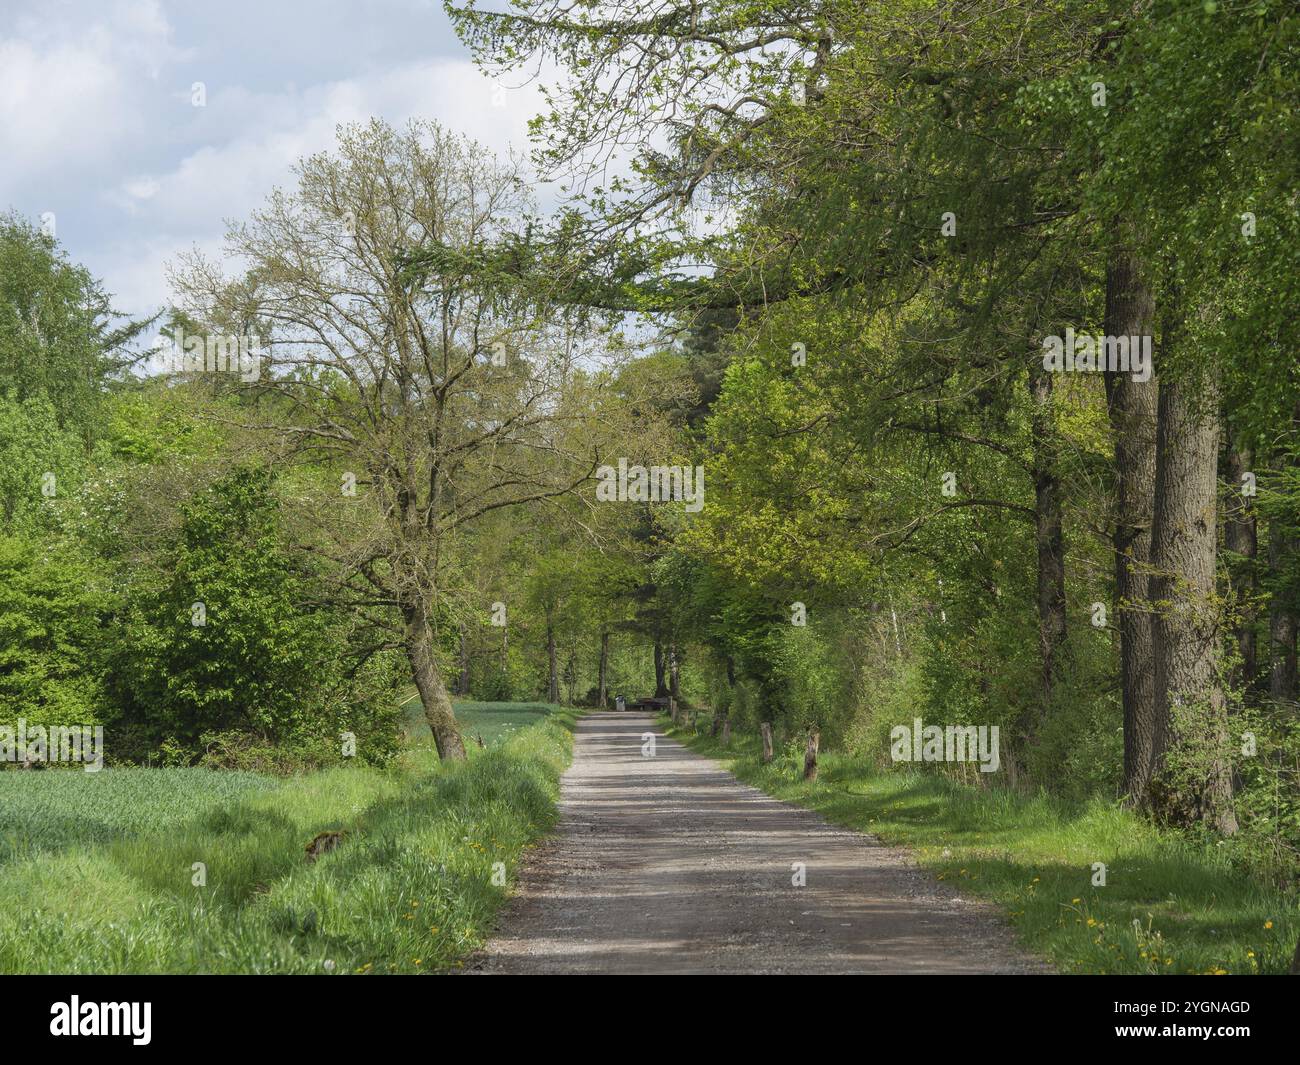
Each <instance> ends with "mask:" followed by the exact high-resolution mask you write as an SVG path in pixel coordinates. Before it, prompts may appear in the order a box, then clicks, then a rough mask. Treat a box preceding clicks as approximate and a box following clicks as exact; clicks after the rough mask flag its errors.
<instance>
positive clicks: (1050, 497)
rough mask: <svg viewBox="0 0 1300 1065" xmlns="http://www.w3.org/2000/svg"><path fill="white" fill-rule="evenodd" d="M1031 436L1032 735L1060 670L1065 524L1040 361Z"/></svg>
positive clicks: (1032, 380)
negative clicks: (1035, 672) (1035, 662)
mask: <svg viewBox="0 0 1300 1065" xmlns="http://www.w3.org/2000/svg"><path fill="white" fill-rule="evenodd" d="M1029 396H1030V402H1031V404H1032V412H1031V414H1030V429H1031V433H1032V436H1033V446H1034V450H1033V459H1032V465H1031V473H1032V476H1033V479H1034V541H1035V543H1036V545H1037V549H1038V596H1037V598H1038V651H1039V659H1040V662H1041V672H1040V690H1039V694H1040V699H1041V705H1040V707H1039V712H1038V719H1037V720H1034V721H1032V722H1030V723H1029V725H1028V728H1027V730H1026V731H1027V733H1028V735H1029V736H1030V737H1032V736H1033V735H1034V734H1035V733H1036V732H1037V730H1038V725H1039V723H1040V722H1041V720H1042V715H1044V714H1046V713H1047V710H1048V707H1049V706H1050V705H1051V702H1052V693H1053V691H1054V690H1055V687H1056V677H1057V673H1058V672H1059V670H1060V666H1061V662H1060V655H1061V651H1062V645H1063V644H1064V642H1065V633H1066V616H1065V611H1066V607H1065V531H1064V530H1065V526H1064V522H1063V520H1062V517H1061V481H1060V477H1059V475H1058V472H1057V466H1058V461H1059V452H1060V441H1059V436H1058V434H1057V431H1056V424H1055V421H1054V418H1053V409H1052V374H1051V372H1050V371H1049V370H1047V369H1046V368H1045V367H1044V366H1043V365H1042V363H1041V361H1039V360H1034V361H1033V362H1032V363H1031V366H1030V372H1029Z"/></svg>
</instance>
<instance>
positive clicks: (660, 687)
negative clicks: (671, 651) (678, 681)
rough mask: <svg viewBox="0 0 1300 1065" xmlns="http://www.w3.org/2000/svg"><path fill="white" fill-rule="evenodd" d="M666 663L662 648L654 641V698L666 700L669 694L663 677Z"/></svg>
mask: <svg viewBox="0 0 1300 1065" xmlns="http://www.w3.org/2000/svg"><path fill="white" fill-rule="evenodd" d="M667 665H668V663H667V661H666V659H665V656H664V647H663V644H661V643H660V642H659V641H658V640H655V698H656V699H666V698H668V696H669V695H670V694H671V693H670V692H669V691H668V684H667V683H666V681H665V679H664V676H665V673H666V670H667Z"/></svg>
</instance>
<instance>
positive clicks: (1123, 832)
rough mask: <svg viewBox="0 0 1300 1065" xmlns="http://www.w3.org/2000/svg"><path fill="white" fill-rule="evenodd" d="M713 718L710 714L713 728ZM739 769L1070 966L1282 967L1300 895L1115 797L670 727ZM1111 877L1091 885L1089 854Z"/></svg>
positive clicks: (1296, 932)
mask: <svg viewBox="0 0 1300 1065" xmlns="http://www.w3.org/2000/svg"><path fill="white" fill-rule="evenodd" d="M707 720H708V719H707V718H705V719H704V723H702V724H701V725H700V728H701V729H702V730H703V729H704V728H706V723H707ZM663 724H664V726H665V727H666V728H668V731H669V732H670V733H671V734H672V735H674V736H676V737H677V738H678V739H680V740H682V741H683V742H685V743H687V744H689V745H690V746H691V747H692V748H694V749H695V750H697V751H699V752H700V753H701V754H705V755H708V756H710V757H712V758H716V759H718V760H719V761H720V762H722V763H723V764H724V765H725V766H726V767H727V768H728V769H730V770H731V771H732V772H733V773H735V774H736V776H737V777H739V778H740V779H741V780H744V781H746V782H747V783H750V784H753V785H754V786H756V787H758V788H761V789H762V790H763V791H766V792H767V793H768V794H770V795H774V796H776V797H777V798H780V799H785V800H788V801H790V802H795V803H798V804H799V805H801V806H806V807H808V808H809V809H812V810H816V811H817V812H818V813H820V814H821V815H822V816H824V817H825V818H826V819H827V820H828V821H833V822H835V823H837V824H841V825H846V826H848V827H850V828H856V829H859V830H861V831H863V832H870V833H872V834H874V835H876V836H878V837H880V838H881V839H882V840H884V841H885V842H886V843H892V844H900V845H903V846H906V847H908V848H909V849H910V850H911V852H912V854H913V856H914V857H915V859H916V860H917V862H918V863H919V864H920V865H921V866H922V867H924V868H926V869H928V870H930V871H931V872H933V873H934V874H935V875H936V877H938V878H939V879H941V880H945V881H949V882H953V883H955V884H957V885H959V886H960V888H961V889H962V890H963V891H966V892H968V893H970V894H972V895H979V896H983V897H985V898H988V899H991V900H992V901H994V902H995V903H997V904H998V905H1000V906H1001V907H1002V909H1003V910H1004V911H1005V912H1006V913H1007V915H1008V918H1009V920H1010V922H1011V924H1012V926H1013V927H1014V928H1015V931H1016V933H1017V934H1018V935H1019V936H1020V938H1021V940H1022V941H1023V942H1024V944H1025V946H1026V947H1028V948H1029V949H1030V950H1033V951H1035V952H1038V953H1040V954H1042V955H1044V956H1046V957H1047V958H1048V959H1049V960H1050V961H1051V962H1052V963H1053V964H1054V965H1055V966H1056V967H1058V968H1059V969H1060V970H1061V971H1063V972H1072V973H1179V974H1183V973H1213V974H1223V973H1242V974H1249V973H1285V972H1286V971H1287V968H1288V966H1289V965H1290V962H1291V956H1292V952H1293V951H1294V949H1295V943H1296V938H1297V936H1300V904H1298V902H1297V899H1296V898H1295V897H1293V896H1287V895H1283V894H1282V893H1280V892H1278V891H1275V890H1273V889H1271V888H1270V887H1268V886H1267V885H1265V884H1263V883H1261V882H1259V881H1257V880H1255V879H1252V878H1251V877H1250V876H1248V875H1246V874H1245V873H1243V872H1241V871H1240V870H1239V869H1237V868H1234V867H1233V866H1232V865H1231V864H1230V862H1229V861H1228V859H1227V857H1226V856H1225V855H1224V854H1223V853H1222V852H1221V851H1219V850H1216V849H1215V848H1214V847H1212V846H1207V845H1201V844H1196V843H1193V842H1190V841H1188V840H1186V839H1183V838H1181V837H1178V836H1176V835H1174V834H1172V833H1170V832H1167V831H1161V830H1159V829H1157V828H1156V827H1155V826H1153V825H1152V824H1150V823H1149V822H1147V821H1144V820H1143V819H1141V818H1139V817H1137V816H1136V815H1134V814H1132V813H1130V812H1128V811H1126V810H1123V809H1120V808H1119V807H1117V806H1116V805H1115V804H1112V803H1103V802H1092V803H1089V804H1085V805H1069V804H1065V803H1061V802H1057V801H1054V800H1052V799H1050V798H1047V797H1041V796H1040V797H1027V796H1021V795H1017V794H1013V793H1011V792H1007V791H1001V790H992V789H987V790H986V789H982V788H972V787H966V786H962V785H959V784H955V783H952V782H950V781H948V780H946V779H945V778H942V777H939V776H936V775H933V774H922V773H914V772H908V773H900V772H879V771H876V770H874V769H872V768H870V767H868V766H864V765H863V764H861V763H860V762H854V761H853V760H851V759H848V758H845V757H842V756H837V755H834V754H829V755H823V756H822V757H821V759H820V760H819V778H818V780H817V781H815V782H813V783H811V784H809V783H807V782H805V781H804V780H803V759H802V752H800V753H799V754H798V756H797V758H796V756H795V754H794V752H793V751H789V752H785V753H780V754H778V756H777V758H776V759H775V760H774V761H773V762H772V763H771V764H770V765H766V766H764V765H762V763H761V759H760V757H759V754H760V752H759V741H758V737H757V736H742V735H739V734H733V737H732V745H731V747H730V748H729V749H728V748H723V747H722V746H721V745H720V744H719V743H718V741H716V740H713V739H710V738H709V737H708V736H707V735H703V734H702V735H699V736H695V735H693V734H691V733H690V730H689V729H673V728H671V727H670V726H669V725H668V722H667V719H666V718H664V719H663ZM1096 862H1101V863H1104V864H1105V866H1106V884H1105V886H1104V887H1100V886H1098V887H1094V886H1093V883H1092V881H1093V876H1094V872H1093V864H1094V863H1096Z"/></svg>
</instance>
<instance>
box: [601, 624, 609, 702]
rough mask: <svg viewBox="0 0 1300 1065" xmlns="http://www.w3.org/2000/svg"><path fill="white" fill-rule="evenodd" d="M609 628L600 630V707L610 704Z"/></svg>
mask: <svg viewBox="0 0 1300 1065" xmlns="http://www.w3.org/2000/svg"><path fill="white" fill-rule="evenodd" d="M608 688H609V629H606V628H602V629H601V630H600V708H601V709H602V710H604V709H605V708H606V707H607V706H608V705H609V691H608Z"/></svg>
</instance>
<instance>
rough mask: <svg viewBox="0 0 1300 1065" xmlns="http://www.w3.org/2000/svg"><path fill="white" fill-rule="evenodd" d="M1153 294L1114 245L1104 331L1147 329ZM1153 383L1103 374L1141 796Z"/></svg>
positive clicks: (1129, 727)
mask: <svg viewBox="0 0 1300 1065" xmlns="http://www.w3.org/2000/svg"><path fill="white" fill-rule="evenodd" d="M1154 319H1155V299H1154V297H1153V295H1152V292H1151V288H1150V286H1149V285H1148V284H1147V283H1146V280H1145V278H1144V277H1143V276H1142V273H1141V270H1140V267H1139V264H1138V263H1137V261H1136V260H1135V259H1134V257H1133V256H1132V254H1131V253H1129V252H1128V251H1127V250H1124V249H1120V250H1118V251H1117V252H1115V254H1113V255H1112V257H1111V260H1110V262H1109V264H1108V265H1107V269H1106V317H1105V331H1106V335H1107V336H1113V337H1120V336H1125V337H1133V336H1136V337H1144V336H1151V335H1152V333H1153V328H1154ZM1159 387H1160V386H1159V384H1158V383H1157V379H1156V375H1155V373H1154V369H1153V371H1152V374H1151V377H1150V379H1149V380H1147V381H1134V380H1133V375H1132V373H1131V372H1130V373H1107V374H1106V399H1107V408H1108V411H1109V414H1110V424H1111V428H1112V429H1113V431H1114V436H1115V481H1116V506H1115V536H1114V545H1115V610H1114V614H1115V616H1116V622H1117V628H1118V629H1119V661H1120V666H1119V670H1120V692H1121V701H1122V703H1123V708H1124V711H1123V712H1124V791H1125V793H1126V794H1127V795H1128V796H1129V801H1130V802H1134V803H1137V804H1141V803H1142V802H1143V801H1145V799H1144V797H1145V795H1146V792H1147V789H1148V788H1149V787H1150V785H1151V779H1152V776H1153V774H1154V772H1155V741H1156V732H1157V722H1156V713H1157V712H1156V695H1155V644H1154V630H1153V627H1152V619H1151V604H1150V586H1151V573H1150V563H1151V519H1152V512H1153V509H1154V500H1155V493H1156V426H1157V415H1158V401H1159Z"/></svg>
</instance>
